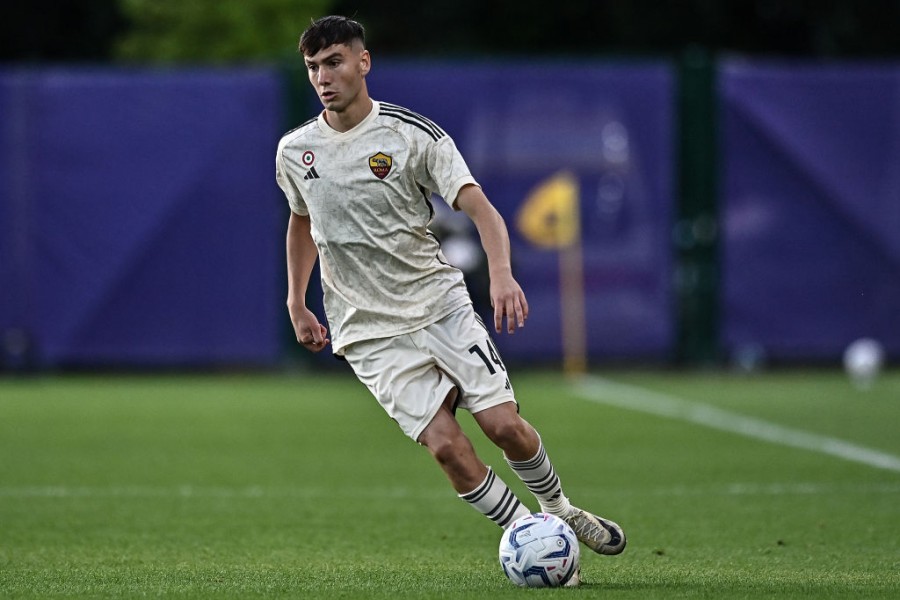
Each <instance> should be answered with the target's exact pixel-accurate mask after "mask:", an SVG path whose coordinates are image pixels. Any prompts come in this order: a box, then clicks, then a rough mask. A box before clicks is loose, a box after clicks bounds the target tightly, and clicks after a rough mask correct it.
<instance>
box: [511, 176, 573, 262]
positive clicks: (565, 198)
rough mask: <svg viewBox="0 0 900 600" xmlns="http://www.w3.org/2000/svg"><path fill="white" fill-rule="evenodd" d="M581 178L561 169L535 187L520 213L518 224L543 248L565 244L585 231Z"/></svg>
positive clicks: (564, 245)
mask: <svg viewBox="0 0 900 600" xmlns="http://www.w3.org/2000/svg"><path fill="white" fill-rule="evenodd" d="M578 196H579V189H578V180H577V179H576V178H575V176H574V175H573V174H572V173H570V172H568V171H560V172H559V173H557V174H555V175H553V176H552V177H550V178H549V179H547V180H545V181H543V182H541V183H540V184H539V185H538V186H537V187H535V188H534V189H533V190H532V191H531V193H530V194H528V197H527V198H526V199H525V202H524V203H523V204H522V206H521V208H519V212H518V214H517V215H516V226H517V227H518V229H519V232H520V233H521V234H522V235H523V236H524V237H525V239H527V240H528V241H529V242H531V243H532V244H534V245H535V246H539V247H541V248H564V247H566V246H570V245H572V244H573V243H575V241H576V240H578V238H579V237H580V235H581V218H580V214H579V199H578Z"/></svg>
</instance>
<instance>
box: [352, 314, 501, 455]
mask: <svg viewBox="0 0 900 600" xmlns="http://www.w3.org/2000/svg"><path fill="white" fill-rule="evenodd" d="M344 358H346V359H347V362H348V363H350V366H351V367H352V368H353V371H354V372H355V373H356V376H357V377H358V378H359V380H360V381H362V382H363V383H364V384H365V385H366V387H368V388H369V390H370V391H371V392H372V394H373V395H374V396H375V398H377V399H378V402H379V404H381V406H382V408H384V410H385V411H387V414H388V415H389V416H390V417H391V418H392V419H394V420H395V421H396V422H397V424H398V425H400V428H401V429H402V430H403V433H405V434H406V435H408V436H409V437H411V438H412V439H413V440H416V441H418V439H419V436H420V435H421V434H422V431H423V430H424V429H425V427H426V426H427V425H428V424H429V423H430V422H431V420H432V419H433V418H434V415H435V414H437V411H438V409H439V408H440V407H441V404H442V403H443V402H444V399H446V397H447V394H449V393H450V392H451V391H452V390H453V388H456V389H457V390H458V392H459V393H458V395H457V397H456V403H455V405H454V407H453V408H454V411H455V410H456V408H463V409H465V410H468V411H469V412H471V413H477V412H480V411H482V410H485V409H487V408H491V407H492V406H497V405H498V404H503V403H504V402H515V401H516V399H515V397H514V396H513V390H512V386H511V385H510V384H509V378H508V376H507V373H506V367H505V366H504V365H503V362H502V361H501V360H500V355H499V354H498V353H497V348H496V347H495V346H494V343H493V341H491V338H490V335H489V334H488V331H487V328H485V326H484V323H482V321H481V319H480V318H479V317H478V316H477V315H476V314H475V311H474V310H473V309H472V306H471V305H466V306H464V307H462V308H460V309H458V310H456V311H454V312H452V313H450V314H449V315H447V316H446V317H444V318H443V319H441V320H439V321H438V322H436V323H433V324H431V325H428V326H426V327H425V328H424V329H420V330H418V331H414V332H412V333H407V334H404V335H399V336H396V337H390V338H379V339H374V340H365V341H362V342H356V343H354V344H350V345H349V346H347V347H346V348H345V349H344Z"/></svg>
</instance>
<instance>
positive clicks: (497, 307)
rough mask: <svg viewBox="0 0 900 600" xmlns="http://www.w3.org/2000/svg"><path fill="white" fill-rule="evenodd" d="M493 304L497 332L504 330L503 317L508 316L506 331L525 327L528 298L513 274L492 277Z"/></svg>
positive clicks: (509, 331) (510, 331)
mask: <svg viewBox="0 0 900 600" xmlns="http://www.w3.org/2000/svg"><path fill="white" fill-rule="evenodd" d="M491 305H492V306H493V307H494V330H495V331H496V332H497V333H500V332H501V331H502V330H503V317H506V332H507V333H509V334H513V333H515V332H516V329H517V328H519V327H525V319H527V318H528V300H526V299H525V292H523V291H522V288H521V287H520V286H519V284H518V282H517V281H516V280H515V279H514V278H513V276H512V275H507V276H504V277H499V278H496V279H495V278H492V279H491Z"/></svg>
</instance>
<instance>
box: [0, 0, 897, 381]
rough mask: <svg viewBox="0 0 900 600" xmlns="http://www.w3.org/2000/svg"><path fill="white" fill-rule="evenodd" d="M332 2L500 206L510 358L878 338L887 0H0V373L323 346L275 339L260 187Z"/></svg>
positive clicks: (887, 115) (658, 355) (456, 244)
mask: <svg viewBox="0 0 900 600" xmlns="http://www.w3.org/2000/svg"><path fill="white" fill-rule="evenodd" d="M331 13H338V14H345V15H348V16H352V17H354V18H356V19H358V20H359V21H361V22H362V23H363V24H364V25H365V26H366V28H367V33H368V45H369V48H370V50H371V51H372V53H373V62H374V68H373V71H372V73H371V75H370V76H369V80H368V83H369V89H370V92H371V94H372V96H373V97H375V98H376V99H384V100H388V101H390V102H394V103H397V104H402V105H405V106H407V107H409V108H411V109H413V110H415V111H417V112H420V113H424V114H425V115H427V116H429V117H430V118H432V119H433V120H435V121H437V122H438V123H439V124H440V125H442V127H443V128H444V129H445V130H447V131H448V133H450V134H451V135H452V136H453V137H454V139H455V140H456V142H457V145H458V146H459V147H460V149H461V150H462V152H463V154H464V156H466V158H467V161H468V162H469V165H470V168H471V169H472V171H473V174H474V175H475V177H476V178H477V179H478V180H479V181H480V182H481V183H482V185H483V186H484V188H485V190H486V192H487V194H488V196H489V197H490V198H491V200H492V201H493V202H494V203H495V204H496V205H497V207H498V209H499V210H500V211H501V213H502V214H503V215H504V217H505V218H506V220H507V223H508V224H509V226H510V233H511V237H512V245H513V255H514V261H515V265H514V267H515V269H516V273H517V276H518V277H519V279H520V282H521V283H522V284H523V287H524V288H525V290H526V293H527V294H528V297H529V301H530V304H531V316H530V318H529V321H528V327H527V328H526V329H525V330H524V331H523V332H522V333H520V334H517V335H516V336H512V337H509V336H502V337H500V338H499V339H498V340H497V341H498V344H499V345H500V346H501V350H502V352H503V355H504V358H505V359H506V360H507V361H508V362H519V363H535V364H547V365H556V364H559V363H560V361H561V360H562V359H563V354H564V353H566V352H569V350H567V346H566V338H567V336H572V335H575V334H573V333H572V331H573V330H572V327H574V331H575V332H576V333H577V332H580V333H581V336H582V344H583V347H582V349H581V350H578V344H577V341H578V340H575V346H574V347H575V348H576V350H574V352H576V353H577V352H581V353H583V355H584V358H585V360H586V362H587V363H588V364H589V365H591V366H594V365H604V364H636V365H644V364H650V365H663V366H721V367H729V368H731V367H736V368H739V369H742V370H753V369H757V368H761V367H764V366H770V365H775V366H779V365H798V364H803V365H809V364H823V365H832V364H835V365H836V364H839V363H840V361H841V359H842V357H843V353H844V351H845V350H846V349H847V348H848V346H849V345H850V344H851V343H852V342H854V340H859V339H861V338H862V339H872V340H875V341H876V342H877V344H876V346H875V348H876V353H877V352H882V353H884V355H885V356H886V357H887V358H888V359H889V360H897V358H898V357H900V142H898V140H900V36H898V35H897V31H898V26H900V1H893V0H869V1H867V2H853V1H851V0H830V1H829V0H823V1H819V2H806V1H799V0H794V1H789V0H788V1H775V0H734V1H731V2H715V1H713V0H690V1H688V0H686V1H681V2H674V1H668V2H666V1H649V0H633V1H630V2H625V1H615V0H595V1H587V0H584V1H580V2H576V1H570V0H569V1H567V0H560V1H558V2H554V3H552V4H547V3H543V2H540V3H539V2H537V1H533V2H532V1H529V0H519V1H516V2H513V1H508V0H500V1H494V2H476V1H474V0H455V1H452V2H451V1H432V2H427V3H426V2H413V1H411V0H395V1H394V2H390V3H373V2H357V1H345V0H339V1H327V0H302V1H301V0H256V1H254V2H243V1H239V0H216V1H212V0H190V1H185V0H81V1H77V0H57V1H51V0H35V1H33V2H6V3H3V5H2V7H0V370H2V371H6V372H27V371H35V370H37V371H46V370H53V369H80V368H128V369H134V368H151V369H152V368H223V367H254V368H255V367H262V368H269V367H279V366H284V365H303V364H309V363H315V364H316V365H318V364H322V365H331V364H337V362H336V361H334V360H333V359H331V358H330V357H327V356H316V357H312V356H309V355H306V354H304V353H303V352H302V350H300V349H298V348H297V346H296V344H295V342H294V340H293V337H292V332H291V329H290V324H289V320H288V317H287V311H286V310H285V308H284V297H285V277H284V258H283V255H284V250H283V238H284V231H285V225H286V220H287V217H288V209H287V204H286V201H285V200H284V198H283V196H282V195H281V193H280V191H279V190H278V188H277V186H276V185H275V181H274V156H275V149H276V146H277V143H278V140H279V138H280V136H281V134H282V133H283V132H285V131H287V130H289V129H291V128H293V127H294V126H295V125H297V124H299V123H301V122H303V121H305V120H307V119H308V118H310V117H312V116H314V115H315V114H316V113H317V112H318V110H320V105H319V104H318V102H317V100H316V98H315V96H314V95H313V94H312V92H311V89H310V88H309V85H308V83H307V81H306V78H305V70H304V68H303V65H302V60H301V58H300V57H299V56H298V55H297V53H296V50H295V48H296V45H297V40H298V38H299V34H300V32H301V31H302V30H303V29H304V28H305V27H306V26H307V25H308V24H309V22H310V19H311V18H315V17H318V16H322V15H325V14H331ZM436 204H438V205H439V203H436ZM566 224H568V225H566ZM566 227H568V229H567V230H566V231H563V232H562V233H561V232H560V228H563V229H565V228H566ZM435 228H436V229H438V230H439V232H440V234H441V236H442V239H443V240H444V243H445V248H446V249H447V254H448V256H451V258H452V259H453V260H454V261H456V262H457V264H459V266H460V267H461V268H463V269H464V270H465V271H466V273H467V275H468V277H469V283H470V287H471V289H472V292H473V296H474V297H475V299H476V302H477V303H478V306H479V309H480V310H482V311H485V310H487V307H486V305H485V300H484V293H485V292H484V286H485V279H484V272H483V257H482V256H481V255H480V252H479V250H478V248H477V247H473V246H472V243H473V238H472V235H473V231H472V229H471V227H469V226H468V224H467V222H465V221H460V220H459V219H458V218H457V217H456V216H454V215H452V214H450V213H449V211H441V212H439V213H438V220H437V222H436V223H435ZM567 234H573V235H567ZM573 261H574V262H573ZM573 264H575V265H576V267H575V268H574V269H573V267H572V265H573ZM573 273H574V275H573ZM316 295H317V294H316V292H315V291H314V292H313V293H312V294H311V296H312V297H311V301H313V302H314V301H315V298H316ZM573 298H576V299H579V300H582V302H580V303H579V302H575V303H574V305H573V304H571V300H572V299H573ZM573 306H574V308H572V307H573ZM319 309H320V307H319ZM320 314H321V312H320ZM567 327H568V330H567V329H566V328H567ZM566 331H568V332H569V333H565V332H566ZM576 337H577V335H576Z"/></svg>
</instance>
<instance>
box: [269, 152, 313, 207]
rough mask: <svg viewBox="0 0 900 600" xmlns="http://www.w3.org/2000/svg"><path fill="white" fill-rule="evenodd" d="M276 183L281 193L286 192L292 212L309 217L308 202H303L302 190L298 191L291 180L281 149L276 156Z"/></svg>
mask: <svg viewBox="0 0 900 600" xmlns="http://www.w3.org/2000/svg"><path fill="white" fill-rule="evenodd" d="M275 181H276V182H277V183H278V187H280V188H281V191H282V192H284V195H285V197H286V198H287V201H288V205H290V207H291V211H292V212H294V213H296V214H298V215H300V216H306V215H308V214H309V210H308V209H307V208H306V202H305V201H304V200H303V196H301V195H300V190H298V189H297V186H296V185H294V182H293V180H291V176H290V174H289V172H288V170H287V166H286V165H285V164H284V152H283V151H282V148H281V147H279V148H278V154H277V155H276V156H275Z"/></svg>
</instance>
